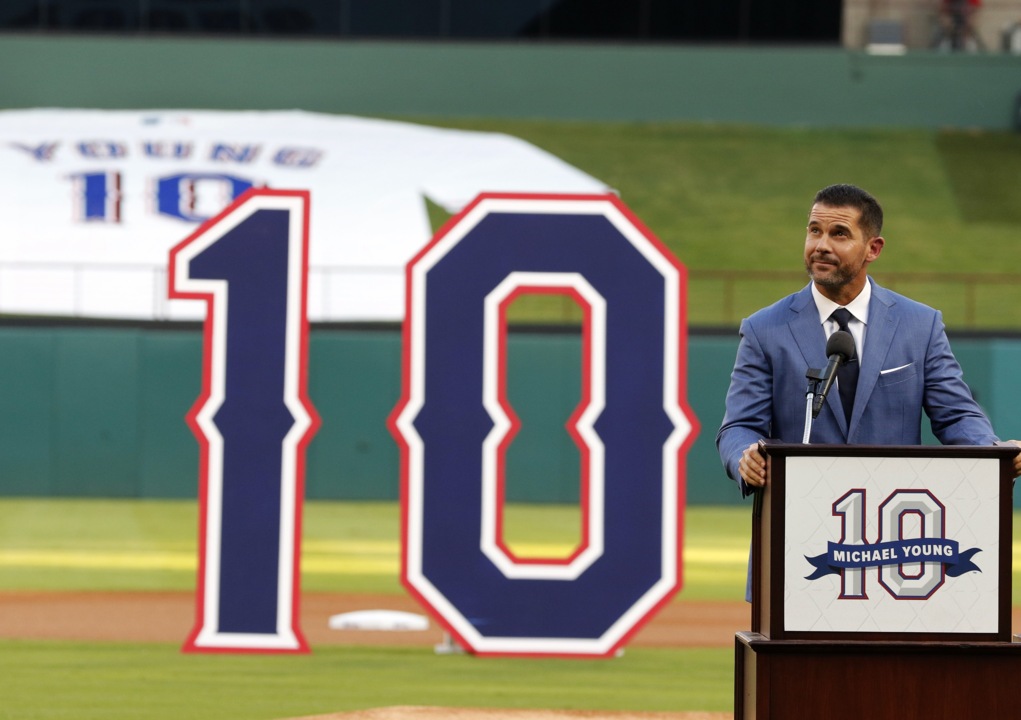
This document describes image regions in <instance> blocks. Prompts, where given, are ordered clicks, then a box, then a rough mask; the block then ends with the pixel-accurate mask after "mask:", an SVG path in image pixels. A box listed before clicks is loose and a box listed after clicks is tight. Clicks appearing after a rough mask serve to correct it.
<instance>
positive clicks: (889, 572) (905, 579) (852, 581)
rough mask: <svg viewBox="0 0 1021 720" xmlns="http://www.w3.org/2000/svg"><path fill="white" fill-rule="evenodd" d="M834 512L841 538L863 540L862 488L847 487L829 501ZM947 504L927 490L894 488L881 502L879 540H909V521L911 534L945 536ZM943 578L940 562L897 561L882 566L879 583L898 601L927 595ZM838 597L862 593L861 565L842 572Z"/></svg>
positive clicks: (850, 541)
mask: <svg viewBox="0 0 1021 720" xmlns="http://www.w3.org/2000/svg"><path fill="white" fill-rule="evenodd" d="M833 514H834V515H836V516H839V517H840V528H841V538H840V542H841V543H848V544H851V545H862V544H865V543H866V542H867V541H866V539H865V491H864V490H860V489H857V490H851V491H849V492H848V493H847V494H846V495H844V496H843V497H841V498H840V499H839V500H837V501H836V502H835V503H833ZM945 520H946V508H945V507H944V506H943V503H941V502H940V501H939V500H937V499H936V498H935V497H934V496H933V494H932V493H930V492H929V491H928V490H898V491H897V492H894V493H892V494H891V495H890V496H889V497H888V498H886V500H884V501H883V502H882V503H881V504H880V506H879V538H878V542H890V541H892V540H907V539H910V538H909V537H905V535H906V529H907V525H908V524H909V523H910V524H912V525H914V532H913V533H912V535H913V536H914V537H923V538H934V539H935V538H944V537H945V536H946V525H945ZM945 579H946V572H945V569H944V566H943V564H942V563H938V562H924V563H901V564H899V565H882V566H881V567H880V568H879V584H880V585H882V586H883V588H884V589H885V590H886V592H888V593H889V594H890V595H891V596H893V597H895V598H898V599H900V600H925V599H926V598H928V597H929V596H931V595H932V594H933V593H934V592H935V591H936V590H937V589H939V587H940V586H941V585H942V584H943V581H944V580H945ZM840 597H841V598H842V599H845V600H861V599H865V598H867V597H868V595H867V594H866V592H865V569H864V568H845V569H844V570H843V571H842V572H841V581H840Z"/></svg>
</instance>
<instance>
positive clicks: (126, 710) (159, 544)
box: [0, 498, 748, 720]
mask: <svg viewBox="0 0 1021 720" xmlns="http://www.w3.org/2000/svg"><path fill="white" fill-rule="evenodd" d="M197 512H198V511H197V505H196V503H195V502H185V501H158V500H148V501H138V500H61V499H53V500H41V499H10V498H8V499H0V590H40V589H41V590H98V589H103V590H139V589H148V590H190V589H193V588H194V584H195V565H196V553H197V525H198V515H197ZM576 515H577V508H573V507H564V506H512V507H510V508H508V523H509V524H510V525H511V526H513V532H514V534H515V537H516V539H517V542H518V543H519V545H518V548H519V549H523V550H525V551H528V550H529V549H531V550H539V551H545V550H548V549H549V548H554V549H555V548H563V547H570V544H571V543H572V542H575V541H576V537H575V534H576V527H575V525H576ZM304 517H305V523H304V531H305V532H304V541H303V548H304V553H303V560H302V566H303V579H302V585H303V590H304V591H306V592H316V591H329V592H356V593H357V592H364V593H400V592H403V590H402V589H401V587H400V585H399V582H398V567H399V551H400V548H399V537H400V534H399V522H400V519H399V518H400V514H399V508H398V506H397V505H396V504H394V503H336V502H309V503H307V504H306V506H305V513H304ZM686 527H687V532H686V554H687V562H686V572H687V578H688V579H687V585H688V588H689V590H686V591H685V592H684V596H685V597H689V598H696V597H697V598H703V599H709V598H719V599H731V600H733V599H738V598H740V597H741V593H742V592H743V588H744V563H745V560H746V558H747V536H748V524H747V513H746V509H745V508H697V509H696V508H692V509H691V510H690V511H689V513H688V515H687V524H686ZM179 647H180V646H179V645H178V644H174V645H169V644H155V643H132V644H127V643H113V642H111V643H74V642H55V641H24V640H0V720H14V719H15V718H16V719H17V720H29V719H35V718H40V719H42V718H47V719H50V718H53V719H60V720H64V719H67V720H71V719H73V720H91V719H93V718H95V720H115V719H116V718H125V719H127V718H131V719H132V720H134V719H136V718H146V719H152V720H163V719H164V718H166V719H167V720H181V719H182V718H189V720H192V719H195V720H204V719H208V720H230V719H232V718H237V719H238V720H242V719H244V720H259V719H261V718H265V719H267V720H270V719H273V718H283V717H295V716H301V715H311V714H322V713H329V712H340V711H345V710H356V709H360V708H369V707H381V706H388V705H440V706H456V707H472V706H479V707H509V708H515V707H516V708H529V707H531V708H547V709H558V708H571V709H592V710H614V709H619V710H649V711H677V710H719V711H727V710H730V709H731V706H732V694H733V650H732V649H729V648H725V649H650V648H628V649H627V650H626V652H625V653H624V655H623V657H619V658H614V659H611V660H583V661H579V660H558V659H534V658H532V659H524V658H517V659H510V658H485V659H482V658H475V657H473V656H470V655H436V654H434V653H433V652H432V650H431V649H429V648H390V647H378V648H376V647H337V646H329V647H321V648H320V647H316V648H314V649H313V653H312V654H311V655H309V656H299V657H295V656H284V657H281V656H265V655H254V656H238V655H193V654H187V655H186V654H182V653H180V651H179Z"/></svg>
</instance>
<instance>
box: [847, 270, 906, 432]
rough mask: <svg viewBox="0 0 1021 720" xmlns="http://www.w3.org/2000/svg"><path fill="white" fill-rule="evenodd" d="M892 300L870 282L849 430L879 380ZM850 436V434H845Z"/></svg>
mask: <svg viewBox="0 0 1021 720" xmlns="http://www.w3.org/2000/svg"><path fill="white" fill-rule="evenodd" d="M895 302H896V300H895V299H894V298H893V297H892V296H891V295H890V293H889V292H888V291H886V290H885V289H884V288H881V287H880V286H879V285H877V284H876V283H875V282H873V283H872V300H870V301H869V324H868V327H867V328H866V330H865V349H864V352H863V357H862V362H861V366H860V368H859V371H858V389H857V390H856V392H855V398H854V413H853V414H852V416H851V428H850V429H851V431H852V432H853V431H854V430H855V428H857V426H858V422H859V421H860V420H861V416H862V413H863V412H864V411H865V407H866V406H867V405H868V402H869V398H870V397H871V396H872V391H873V390H875V388H876V382H877V381H878V380H879V371H880V370H881V369H882V368H883V363H884V361H885V360H886V354H887V353H888V352H889V350H890V347H891V345H892V344H893V339H894V337H895V336H896V334H897V325H898V323H899V318H898V316H897V314H896V313H894V312H892V308H893V305H894V303H895ZM848 437H850V434H849V435H848Z"/></svg>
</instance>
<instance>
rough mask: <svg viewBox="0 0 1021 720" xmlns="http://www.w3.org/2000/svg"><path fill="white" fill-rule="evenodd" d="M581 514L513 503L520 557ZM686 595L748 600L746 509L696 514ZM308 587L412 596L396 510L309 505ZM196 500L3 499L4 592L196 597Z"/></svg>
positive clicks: (373, 505)
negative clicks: (186, 593) (404, 584)
mask: <svg viewBox="0 0 1021 720" xmlns="http://www.w3.org/2000/svg"><path fill="white" fill-rule="evenodd" d="M577 513H578V510H577V508H574V507H569V506H562V505H511V506H509V507H508V509H507V513H506V522H507V525H508V529H509V532H510V533H511V537H513V538H514V540H513V541H512V543H511V546H512V547H513V548H515V549H516V550H519V551H520V552H521V554H522V555H525V556H527V555H547V556H548V555H550V554H553V555H555V554H557V553H562V554H563V553H565V551H569V550H570V549H571V548H572V547H573V544H574V543H576V542H577V535H576V525H577ZM685 525H686V532H685V550H684V553H685V590H684V596H685V597H687V598H690V599H700V600H727V599H729V600H734V599H740V598H741V597H743V592H744V573H745V567H746V563H747V558H748V537H749V535H750V528H749V521H748V511H747V508H744V507H718V508H717V507H693V508H689V510H688V512H687V515H686V521H685ZM303 535H304V537H303V543H302V548H303V554H302V588H303V589H304V590H306V591H309V592H355V593H402V592H404V591H403V589H402V588H401V586H400V583H399V580H398V574H399V567H400V512H399V508H398V506H397V505H396V504H395V503H377V502H351V503H343V502H308V503H306V504H305V513H304V533H303ZM197 539H198V510H197V505H196V503H195V502H192V501H174V500H148V501H137V500H62V499H53V500H38V499H13V498H7V499H3V500H0V590H190V589H192V588H194V587H195V572H196V569H195V568H196V558H197V552H198V551H197V547H198V540H197Z"/></svg>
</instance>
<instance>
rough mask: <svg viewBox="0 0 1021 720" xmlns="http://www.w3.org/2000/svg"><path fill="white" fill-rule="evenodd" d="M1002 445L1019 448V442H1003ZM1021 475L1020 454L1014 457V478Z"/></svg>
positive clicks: (1020, 446)
mask: <svg viewBox="0 0 1021 720" xmlns="http://www.w3.org/2000/svg"><path fill="white" fill-rule="evenodd" d="M1002 444H1003V445H1015V446H1017V447H1019V448H1021V440H1005V441H1004V442H1003V443H1002ZM1019 475H1021V453H1018V454H1017V455H1015V456H1014V477H1015V478H1016V477H1018V476H1019Z"/></svg>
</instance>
